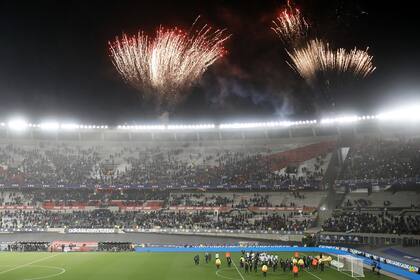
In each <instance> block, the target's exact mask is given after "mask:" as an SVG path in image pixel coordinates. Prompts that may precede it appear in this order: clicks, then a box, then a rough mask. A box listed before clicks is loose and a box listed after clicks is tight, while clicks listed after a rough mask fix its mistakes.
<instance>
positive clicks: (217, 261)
mask: <svg viewBox="0 0 420 280" xmlns="http://www.w3.org/2000/svg"><path fill="white" fill-rule="evenodd" d="M221 265H222V261H221V260H220V259H216V268H217V269H219V268H220V266H221Z"/></svg>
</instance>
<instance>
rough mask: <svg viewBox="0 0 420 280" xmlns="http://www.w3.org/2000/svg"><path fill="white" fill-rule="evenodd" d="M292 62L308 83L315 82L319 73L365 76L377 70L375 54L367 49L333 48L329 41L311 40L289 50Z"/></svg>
mask: <svg viewBox="0 0 420 280" xmlns="http://www.w3.org/2000/svg"><path fill="white" fill-rule="evenodd" d="M288 55H289V57H290V59H291V62H292V63H289V65H290V67H291V68H292V69H294V70H295V71H296V72H298V73H299V75H300V76H302V78H304V79H305V80H306V81H307V82H308V83H310V84H311V83H313V82H314V81H315V80H316V78H317V77H318V75H324V76H329V75H331V74H334V75H342V74H345V73H350V74H352V75H353V76H356V77H362V78H365V77H367V76H368V75H370V74H372V72H373V71H375V69H376V68H375V67H374V65H373V56H371V55H369V54H368V48H366V50H359V49H357V48H354V49H352V50H350V51H348V50H346V49H343V48H340V49H338V50H332V49H331V48H330V45H329V43H327V42H324V41H322V40H318V39H315V40H311V41H309V42H308V43H307V45H306V46H305V47H303V48H300V49H294V50H293V51H292V52H288Z"/></svg>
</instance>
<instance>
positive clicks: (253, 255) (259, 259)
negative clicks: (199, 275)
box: [194, 251, 331, 277]
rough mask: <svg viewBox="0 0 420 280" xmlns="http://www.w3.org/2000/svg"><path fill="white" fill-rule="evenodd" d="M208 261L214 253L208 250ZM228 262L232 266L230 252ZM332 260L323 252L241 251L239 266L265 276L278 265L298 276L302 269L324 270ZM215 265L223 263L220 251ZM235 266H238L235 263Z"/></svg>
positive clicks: (216, 256)
mask: <svg viewBox="0 0 420 280" xmlns="http://www.w3.org/2000/svg"><path fill="white" fill-rule="evenodd" d="M204 257H205V261H206V263H209V262H211V259H212V255H211V254H210V253H208V252H206V253H205V255H204ZM225 258H226V262H227V265H228V267H231V266H232V257H231V253H230V252H226V254H225ZM194 262H195V264H196V265H198V264H200V256H199V255H195V256H194ZM330 262H331V257H329V256H323V255H322V254H321V255H319V256H315V257H313V256H302V257H300V256H299V253H298V252H295V253H294V255H293V257H291V258H286V259H283V258H279V257H278V256H276V255H272V254H267V253H265V252H252V251H250V252H245V251H242V252H241V257H240V258H239V268H241V269H243V270H244V272H245V273H249V272H252V271H254V272H255V273H256V272H258V271H259V268H260V269H261V272H262V273H263V276H264V277H266V276H267V272H268V270H269V268H271V269H272V271H273V272H276V270H277V269H278V267H279V266H280V269H282V270H283V272H287V271H290V272H292V273H293V276H294V277H298V274H299V271H300V270H302V269H309V268H312V269H315V270H317V269H320V270H321V271H324V269H325V264H329V263H330ZM215 265H216V269H219V268H220V267H221V265H222V261H221V259H220V255H219V253H216V254H215ZM234 266H236V265H235V264H234Z"/></svg>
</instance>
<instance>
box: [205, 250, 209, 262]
mask: <svg viewBox="0 0 420 280" xmlns="http://www.w3.org/2000/svg"><path fill="white" fill-rule="evenodd" d="M204 258H205V260H206V263H209V253H208V252H206V253H205V254H204Z"/></svg>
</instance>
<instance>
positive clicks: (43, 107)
mask: <svg viewBox="0 0 420 280" xmlns="http://www.w3.org/2000/svg"><path fill="white" fill-rule="evenodd" d="M284 4H285V2H284V1H281V0H278V1H274V0H268V1H264V0H255V1H243V0H237V1H233V0H231V1H227V0H225V1H222V0H212V1H206V2H204V1H195V2H194V3H189V2H187V1H166V2H165V1H139V0H137V1H58V0H57V1H41V0H40V1H2V2H1V4H0V34H1V43H0V98H1V99H0V100H1V101H0V118H1V119H2V120H7V118H9V117H10V116H15V115H23V116H25V117H26V118H27V119H29V120H34V121H42V120H44V119H48V118H49V119H51V118H53V117H54V118H55V119H59V120H63V121H64V120H72V121H79V122H97V123H98V122H100V123H108V124H115V123H122V122H128V123H129V122H132V121H135V122H141V121H146V120H154V119H156V118H157V115H158V113H157V112H156V110H155V108H154V107H153V106H152V105H151V104H150V103H149V102H145V101H143V100H142V99H140V98H139V97H138V93H137V92H136V91H135V90H134V89H132V88H130V87H129V86H128V85H127V84H125V83H124V82H123V81H122V80H121V78H120V76H119V74H118V73H117V72H116V70H115V69H114V67H113V65H112V63H111V60H110V59H109V56H108V50H107V42H108V41H109V40H112V39H113V38H114V37H115V36H117V35H120V34H121V33H122V32H123V31H124V32H126V33H129V34H134V33H136V32H137V30H139V29H142V30H145V31H146V32H148V33H150V34H153V31H154V30H155V28H156V27H158V26H159V25H163V26H167V27H171V26H180V27H184V28H188V27H189V26H190V24H191V23H192V22H193V21H194V19H195V18H196V17H197V16H198V15H202V21H203V22H204V23H209V24H211V25H212V26H214V27H220V28H223V27H226V28H227V29H228V30H229V32H230V33H232V34H233V36H232V37H231V39H230V40H229V41H228V43H227V49H228V51H229V53H228V55H227V56H226V57H225V58H223V59H222V60H220V61H218V62H216V63H215V64H214V65H213V66H211V67H210V68H209V69H208V71H207V72H206V73H205V75H204V76H203V78H202V80H201V81H200V82H199V84H197V85H196V86H194V87H193V88H192V89H191V95H190V96H189V97H188V98H187V100H186V101H185V102H184V103H183V104H181V105H179V106H178V107H177V108H176V109H175V110H174V111H173V112H172V113H171V119H174V120H189V121H192V120H193V121H199V120H202V121H204V120H212V121H218V120H238V119H273V118H277V117H279V118H287V119H302V118H307V117H313V116H319V115H324V114H326V113H327V112H329V111H331V110H332V111H336V112H356V113H367V112H375V111H377V110H379V109H380V108H382V107H384V106H389V105H392V104H397V103H401V104H403V103H404V102H411V101H413V100H417V101H420V79H419V78H420V67H419V65H420V63H419V62H420V38H419V37H420V36H419V32H418V30H417V29H418V26H419V24H418V20H417V19H418V17H419V15H418V12H417V11H418V9H417V8H416V7H415V5H416V3H415V1H404V2H402V1H401V2H391V1H381V2H377V1H363V0H358V1H350V0H348V1H345V0H341V1H333V0H329V1H327V0H324V1H320V0H300V1H296V4H297V6H298V7H300V8H301V10H302V13H303V14H304V15H305V17H306V18H307V19H308V20H309V21H310V23H311V25H312V26H313V33H314V34H316V35H317V37H320V38H324V39H327V40H328V41H329V42H331V44H332V45H333V46H334V47H346V48H352V47H354V46H357V47H359V48H362V49H364V48H365V47H367V46H369V47H370V50H369V53H370V54H372V55H373V56H374V63H375V65H376V66H377V70H376V71H375V72H374V73H373V75H372V76H370V77H368V78H367V79H365V80H354V81H351V82H346V83H345V85H342V86H341V87H337V89H334V90H331V94H332V95H333V96H334V99H335V104H336V106H335V108H333V109H332V108H331V107H329V106H325V104H324V103H323V102H322V100H320V98H319V95H320V94H319V93H317V92H314V90H313V89H312V88H310V87H308V86H307V85H306V83H305V82H304V81H303V80H302V79H301V78H300V77H299V76H298V75H297V74H296V73H294V72H293V71H292V70H291V69H290V68H289V66H287V65H286V63H285V60H286V58H287V57H286V54H285V51H284V46H283V45H282V44H281V42H280V40H278V39H277V37H276V35H275V34H274V32H272V31H271V30H270V29H269V27H270V26H271V20H273V19H274V18H275V16H276V14H277V12H278V11H279V10H280V9H281V8H282V6H283V5H284Z"/></svg>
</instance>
